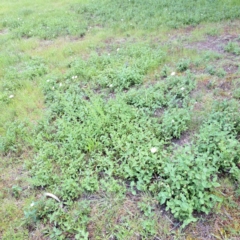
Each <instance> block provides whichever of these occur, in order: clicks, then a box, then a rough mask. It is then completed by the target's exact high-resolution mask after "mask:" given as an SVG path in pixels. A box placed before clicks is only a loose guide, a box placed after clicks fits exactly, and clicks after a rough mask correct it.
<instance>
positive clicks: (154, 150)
mask: <svg viewBox="0 0 240 240" xmlns="http://www.w3.org/2000/svg"><path fill="white" fill-rule="evenodd" d="M150 151H151V153H156V152H157V151H158V149H157V148H156V147H152V148H151V149H150Z"/></svg>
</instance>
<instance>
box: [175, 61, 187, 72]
mask: <svg viewBox="0 0 240 240" xmlns="http://www.w3.org/2000/svg"><path fill="white" fill-rule="evenodd" d="M189 66H190V60H189V59H181V60H180V61H179V62H178V63H177V70H178V71H179V72H184V71H186V70H188V69H189Z"/></svg>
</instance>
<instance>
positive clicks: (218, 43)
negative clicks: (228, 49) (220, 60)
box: [184, 35, 238, 53]
mask: <svg viewBox="0 0 240 240" xmlns="http://www.w3.org/2000/svg"><path fill="white" fill-rule="evenodd" d="M237 39H238V36H237V35H224V36H207V38H206V39H205V40H203V41H199V42H192V43H188V44H186V45H185V46H184V47H186V48H189V49H196V50H198V51H213V52H217V53H225V51H224V46H225V45H226V44H227V43H228V42H231V41H236V40H237Z"/></svg>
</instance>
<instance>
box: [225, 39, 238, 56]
mask: <svg viewBox="0 0 240 240" xmlns="http://www.w3.org/2000/svg"><path fill="white" fill-rule="evenodd" d="M224 50H225V51H226V52H229V53H233V54H235V55H240V46H239V44H238V43H237V42H231V41H230V42H228V44H227V45H226V46H225V47H224Z"/></svg>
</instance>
